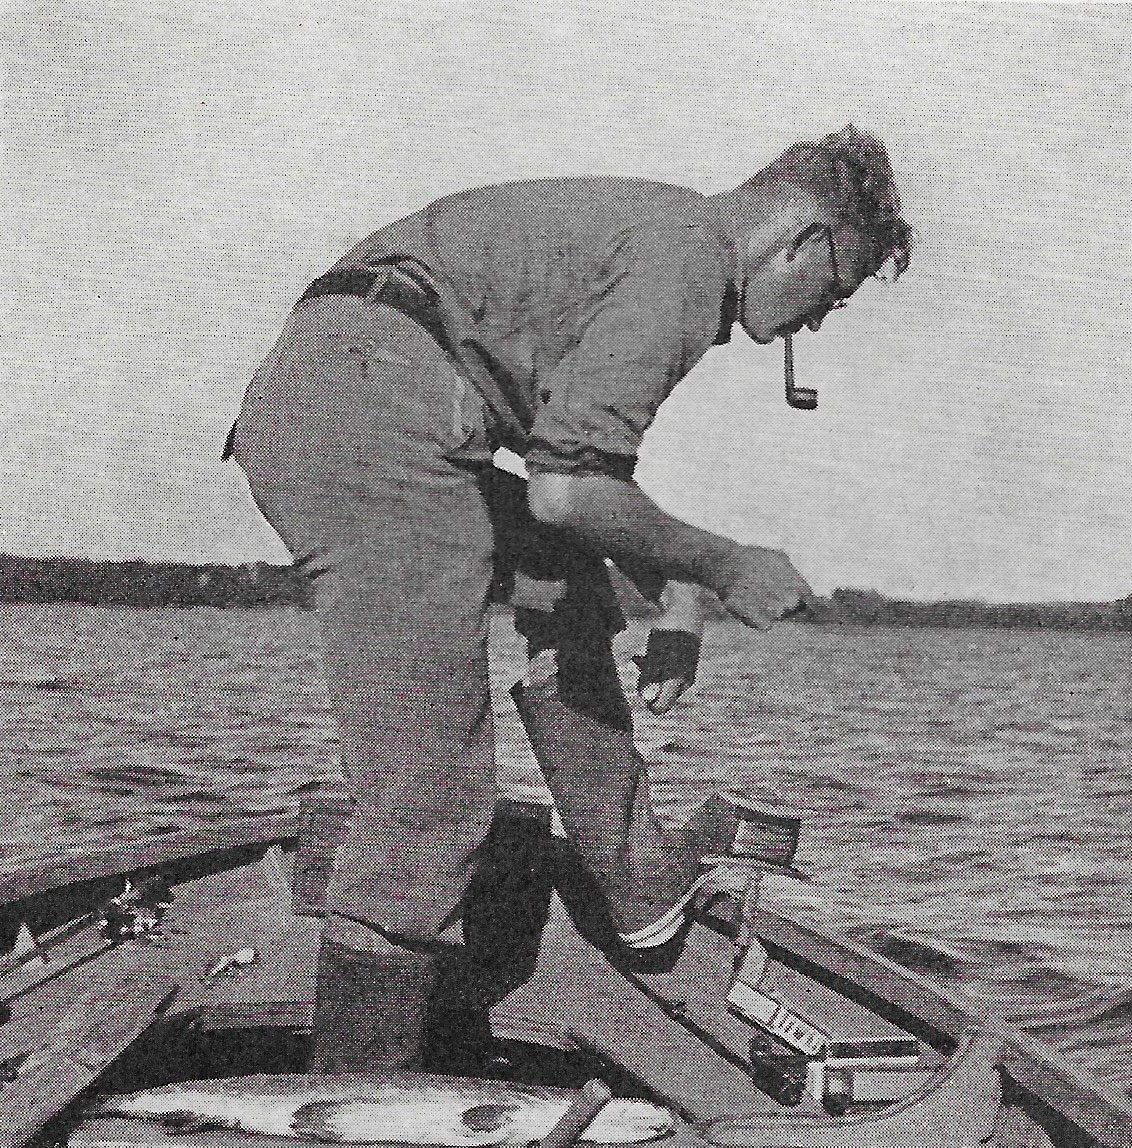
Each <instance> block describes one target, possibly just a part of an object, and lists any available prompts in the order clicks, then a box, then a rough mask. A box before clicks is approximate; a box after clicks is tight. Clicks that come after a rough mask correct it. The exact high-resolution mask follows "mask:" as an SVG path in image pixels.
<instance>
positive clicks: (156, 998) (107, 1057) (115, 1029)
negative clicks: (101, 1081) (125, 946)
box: [0, 948, 177, 1148]
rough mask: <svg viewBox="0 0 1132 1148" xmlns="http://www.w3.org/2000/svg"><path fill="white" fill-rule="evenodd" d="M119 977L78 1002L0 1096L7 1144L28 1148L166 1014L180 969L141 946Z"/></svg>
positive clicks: (0, 1128)
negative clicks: (160, 963)
mask: <svg viewBox="0 0 1132 1148" xmlns="http://www.w3.org/2000/svg"><path fill="white" fill-rule="evenodd" d="M131 957H132V958H133V959H130V960H128V961H125V962H124V967H123V968H122V970H121V972H120V974H119V976H118V977H116V978H115V979H114V980H112V981H111V982H109V983H107V984H103V985H100V986H99V987H98V988H96V989H94V990H92V991H91V992H89V993H87V994H85V995H84V996H82V997H80V998H79V999H78V1000H76V1001H74V1002H72V1007H71V1009H70V1011H69V1012H68V1015H67V1016H66V1017H65V1018H64V1019H63V1020H62V1021H60V1022H59V1023H57V1024H56V1025H55V1026H54V1027H53V1028H52V1029H51V1030H50V1031H48V1032H47V1033H46V1034H45V1035H44V1037H43V1039H42V1041H41V1042H40V1043H39V1045H38V1046H37V1047H34V1048H31V1049H29V1050H28V1051H29V1052H30V1054H31V1055H30V1057H29V1059H28V1061H27V1062H26V1064H25V1065H24V1067H23V1070H22V1071H21V1073H20V1075H19V1076H18V1077H17V1079H16V1080H15V1081H13V1082H12V1083H11V1084H9V1085H8V1086H7V1087H6V1088H5V1089H4V1091H3V1093H2V1094H0V1148H21V1145H23V1144H25V1143H26V1142H27V1141H28V1140H29V1139H30V1138H31V1137H32V1136H33V1135H35V1133H36V1132H38V1131H39V1130H40V1129H41V1128H42V1127H43V1125H44V1124H46V1123H47V1122H48V1121H49V1120H51V1119H52V1118H53V1117H54V1116H56V1115H57V1114H58V1113H59V1112H60V1111H61V1110H62V1109H63V1108H64V1107H66V1105H67V1104H69V1103H70V1102H71V1100H73V1099H74V1098H75V1097H76V1096H77V1095H78V1094H79V1093H80V1092H81V1091H82V1090H83V1089H84V1088H87V1087H88V1086H89V1085H90V1084H91V1083H93V1082H94V1081H95V1080H96V1079H97V1078H98V1077H99V1076H100V1075H101V1074H102V1072H103V1071H104V1070H105V1069H106V1067H107V1066H108V1065H109V1064H110V1063H112V1062H113V1061H114V1060H116V1059H117V1058H118V1056H120V1055H121V1053H122V1052H123V1051H124V1050H125V1049H127V1048H128V1047H129V1046H130V1045H131V1044H133V1043H134V1041H136V1040H137V1039H138V1037H140V1036H141V1035H142V1034H143V1033H144V1032H145V1031H146V1030H147V1029H148V1028H149V1027H150V1026H151V1025H152V1024H153V1023H154V1022H155V1021H156V1020H157V1018H158V1017H159V1015H160V1014H161V1012H162V1011H163V1009H164V1008H165V1007H166V1005H168V1003H169V1001H170V1000H171V999H172V996H173V994H174V993H175V992H176V991H177V974H176V972H175V971H173V970H171V969H169V968H164V967H147V966H149V965H150V961H151V959H152V952H145V951H143V950H142V949H140V948H138V949H136V950H135V951H134V953H133V954H131Z"/></svg>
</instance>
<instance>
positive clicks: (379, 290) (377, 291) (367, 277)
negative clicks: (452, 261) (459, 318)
mask: <svg viewBox="0 0 1132 1148" xmlns="http://www.w3.org/2000/svg"><path fill="white" fill-rule="evenodd" d="M410 268H411V269H410ZM323 295H356V296H358V297H359V298H361V299H365V300H366V302H368V303H373V304H375V305H381V306H384V307H392V308H393V310H394V311H400V312H401V314H402V315H404V316H405V317H406V318H408V319H412V320H413V322H414V323H417V324H419V325H420V326H421V327H423V328H424V329H425V331H427V332H428V334H429V335H431V336H432V338H433V339H435V340H436V342H438V343H439V344H440V345H441V347H443V348H444V349H445V350H446V351H448V352H450V353H451V351H452V350H453V348H452V346H451V344H450V341H449V339H448V332H447V329H446V327H445V323H444V314H443V305H442V303H441V300H440V293H439V291H438V290H437V289H436V287H435V286H434V285H433V283H432V279H431V277H430V276H427V275H426V274H425V273H424V271H423V269H421V270H420V271H418V270H417V269H416V268H415V267H412V265H410V267H406V264H405V261H404V260H399V261H398V262H397V263H393V262H390V263H389V264H387V265H384V266H383V265H381V264H378V266H377V267H376V268H369V267H340V268H337V269H335V270H333V271H328V272H327V273H326V274H325V275H320V276H319V277H318V278H317V279H316V280H315V281H314V282H313V283H312V284H311V285H310V286H309V287H308V288H307V289H306V290H305V291H304V292H303V293H302V295H300V296H299V302H300V303H305V302H307V300H308V299H318V298H320V297H321V296H323Z"/></svg>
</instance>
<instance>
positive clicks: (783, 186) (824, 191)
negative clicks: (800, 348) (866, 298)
mask: <svg viewBox="0 0 1132 1148" xmlns="http://www.w3.org/2000/svg"><path fill="white" fill-rule="evenodd" d="M729 198H732V199H734V200H735V201H736V202H738V203H741V204H743V205H744V210H743V213H742V214H743V219H744V223H743V224H742V225H741V226H740V228H739V230H738V233H737V235H736V238H737V239H738V240H739V262H740V277H739V286H740V294H741V307H740V315H739V318H740V321H741V322H742V324H743V327H744V329H745V330H746V331H747V333H748V334H749V335H750V336H751V338H752V339H754V340H755V341H756V342H759V343H769V342H770V341H771V340H772V339H774V338H776V337H777V336H780V335H784V334H790V333H793V332H795V331H798V330H800V329H801V328H802V327H803V326H808V327H809V328H810V329H811V330H814V331H816V330H817V329H818V328H819V327H820V326H821V323H822V320H823V319H824V318H825V316H826V315H827V314H828V313H829V312H830V311H831V310H834V309H836V308H838V307H842V306H844V305H845V300H847V299H848V298H849V296H850V295H852V294H853V292H854V291H856V289H857V288H858V287H859V286H860V285H861V283H862V282H863V281H864V280H865V279H867V278H868V277H869V276H871V275H877V274H878V273H879V272H880V271H881V270H882V269H883V268H886V267H890V268H891V277H892V278H896V277H897V276H899V275H901V274H902V273H903V272H904V270H905V269H906V268H907V266H908V262H909V259H910V257H911V250H912V231H911V228H910V227H909V226H908V224H907V223H906V222H905V221H904V219H903V218H902V217H901V215H900V196H899V194H898V193H897V191H896V183H895V180H894V177H893V174H892V165H891V163H890V162H889V158H888V152H887V151H886V150H885V147H884V145H883V144H882V143H881V142H880V140H878V139H877V138H876V137H875V136H872V135H869V134H868V133H867V132H860V131H858V130H857V129H856V128H855V127H853V126H852V125H849V126H847V127H845V128H842V130H841V131H839V132H834V133H833V134H832V135H828V136H826V137H825V138H824V139H822V140H819V141H817V142H816V143H797V144H794V145H793V147H790V148H788V149H787V150H786V151H785V152H784V153H783V154H782V155H780V156H779V157H778V159H776V160H775V161H774V162H773V163H771V164H770V165H769V166H768V167H766V168H764V169H763V170H762V171H761V172H759V173H758V175H756V176H754V177H753V178H752V179H750V180H748V181H747V182H746V183H745V184H743V185H742V187H740V188H737V189H736V191H735V192H733V193H731V196H730V197H729Z"/></svg>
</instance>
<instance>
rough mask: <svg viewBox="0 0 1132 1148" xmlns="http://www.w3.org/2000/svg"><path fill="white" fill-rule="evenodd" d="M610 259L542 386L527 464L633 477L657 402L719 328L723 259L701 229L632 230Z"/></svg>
mask: <svg viewBox="0 0 1132 1148" xmlns="http://www.w3.org/2000/svg"><path fill="white" fill-rule="evenodd" d="M612 264H613V267H612V270H611V273H610V274H609V276H608V278H607V279H606V280H605V281H604V282H603V283H602V284H600V285H599V288H598V290H597V291H595V293H594V297H593V299H592V302H591V303H590V304H589V306H588V314H587V315H586V316H585V321H584V325H583V327H582V335H581V338H580V339H579V341H578V342H577V343H576V344H575V346H574V347H573V348H572V349H571V350H570V351H569V352H568V353H567V354H566V355H565V356H564V357H563V359H562V360H561V362H560V363H559V364H558V365H557V367H555V369H554V370H553V372H551V375H550V377H549V379H547V380H546V381H545V382H544V384H543V386H542V395H543V398H544V402H543V404H542V405H541V406H540V408H539V409H538V411H537V412H536V414H535V419H534V426H533V428H532V431H531V439H530V448H529V450H528V452H527V466H528V467H530V468H531V469H532V470H542V471H554V472H558V473H566V474H580V473H594V472H596V473H608V474H615V475H618V476H619V477H628V476H631V475H632V471H633V465H634V463H635V460H636V456H637V452H638V450H639V449H640V445H641V439H642V437H643V435H644V433H645V431H646V430H647V429H648V427H649V425H650V424H651V423H652V421H653V419H654V418H655V417H656V412H657V410H658V409H659V408H660V404H661V403H662V402H663V401H664V400H665V399H666V398H667V397H668V396H669V394H671V392H672V389H673V388H674V387H675V386H676V384H677V383H678V382H679V381H680V380H681V379H682V378H683V377H684V376H685V375H686V374H687V373H688V372H689V371H690V370H691V369H692V367H694V366H695V365H696V363H697V362H698V361H699V360H700V359H701V358H702V357H703V355H704V353H705V352H706V351H707V350H708V348H709V347H711V345H712V344H713V343H714V342H715V339H716V336H717V335H718V333H719V324H720V313H721V310H722V302H723V297H724V292H725V290H726V287H727V282H728V263H727V259H726V254H725V251H724V249H723V245H722V243H721V241H720V239H719V237H718V236H716V235H714V234H712V233H711V232H710V231H709V230H708V229H707V228H706V227H703V226H701V225H692V226H687V227H672V228H665V229H653V230H650V231H649V232H648V233H647V234H645V235H643V236H632V235H631V236H630V237H629V238H628V239H627V240H626V241H625V243H624V244H623V246H622V249H621V250H619V251H618V252H617V255H616V258H615V259H614V260H613V261H612Z"/></svg>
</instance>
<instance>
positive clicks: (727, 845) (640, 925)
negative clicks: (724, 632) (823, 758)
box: [512, 555, 798, 949]
mask: <svg viewBox="0 0 1132 1148" xmlns="http://www.w3.org/2000/svg"><path fill="white" fill-rule="evenodd" d="M562 568H563V570H564V571H565V572H566V576H565V578H564V581H562V582H559V583H557V584H555V583H552V582H549V581H547V575H548V573H549V571H548V570H547V569H546V568H545V566H543V567H541V568H539V570H538V573H539V575H540V578H539V579H536V580H530V579H527V578H525V577H524V575H523V573H522V569H521V568H520V572H519V574H518V575H517V577H516V589H515V595H514V598H515V601H516V606H517V609H516V625H517V627H518V628H519V630H520V632H521V633H524V634H525V635H526V636H527V638H528V643H529V646H530V652H531V654H532V659H531V666H530V669H529V671H528V674H527V676H526V678H525V680H524V681H523V682H520V683H518V684H517V685H516V686H515V688H514V689H513V691H512V696H513V697H514V700H515V703H516V707H517V708H518V710H519V713H520V716H521V717H522V719H523V724H524V726H525V727H526V730H527V733H528V736H529V738H530V740H531V744H532V747H533V748H534V751H535V756H536V758H537V759H538V762H539V765H540V767H541V768H542V770H543V773H544V774H545V776H546V779H547V783H548V785H549V786H550V790H551V792H552V793H553V795H554V798H555V802H556V804H557V805H558V809H559V813H560V814H561V817H562V821H563V825H564V826H565V828H566V830H567V833H568V835H569V839H570V853H569V854H567V856H566V857H565V859H564V864H563V866H562V872H561V875H560V884H559V891H560V893H562V895H563V899H564V900H566V901H567V902H568V903H570V902H573V906H576V907H577V909H578V910H579V911H576V912H575V918H576V919H577V918H578V916H579V912H582V913H586V910H587V908H588V907H589V906H591V905H592V904H593V902H594V900H595V898H594V895H593V894H594V892H600V893H601V894H603V897H602V898H601V899H602V900H604V901H605V903H606V904H607V906H608V909H609V914H610V917H611V920H612V925H613V929H612V930H610V929H609V928H606V929H604V930H603V929H602V926H601V924H600V922H598V921H597V920H596V919H594V918H593V914H592V913H588V914H587V915H588V916H589V917H590V918H591V919H590V920H589V921H587V922H585V928H586V931H587V933H588V935H590V937H591V939H592V940H594V941H595V943H598V944H599V945H600V946H601V947H603V948H607V949H608V948H609V947H610V946H611V945H612V946H613V947H621V946H626V947H628V948H632V949H645V948H655V947H659V946H662V945H664V944H666V943H667V942H668V941H671V940H672V939H673V938H674V937H676V936H677V935H678V933H679V932H680V929H681V927H682V925H683V924H684V921H685V919H686V914H685V909H686V907H687V905H688V904H689V903H690V902H691V900H692V899H693V898H694V897H695V896H696V895H697V893H698V892H700V891H701V890H703V891H704V892H705V893H706V892H707V891H709V890H710V889H711V888H713V887H719V886H723V887H729V883H734V881H735V879H736V874H735V873H734V866H735V865H736V864H738V862H737V861H733V860H732V859H733V858H740V857H741V858H744V859H745V860H746V861H747V862H748V863H761V862H768V863H772V864H773V863H789V861H790V860H791V859H792V857H793V848H794V845H795V843H796V840H797V828H798V817H797V814H796V812H795V811H793V810H785V809H781V810H780V809H775V808H774V806H773V804H772V803H771V804H768V803H766V802H756V801H752V800H750V799H748V798H744V797H742V796H740V795H739V794H736V793H731V792H726V793H722V794H716V795H714V796H713V797H711V798H709V799H708V800H707V801H706V802H704V803H703V804H702V805H701V806H700V807H699V808H698V809H697V810H696V811H695V812H694V813H693V815H692V816H691V817H690V818H689V819H688V820H687V821H686V822H685V823H684V824H683V825H680V826H674V827H673V826H666V825H664V824H662V823H661V822H660V821H659V820H658V818H657V817H656V815H655V814H654V812H653V807H652V802H651V798H650V790H649V781H648V773H647V768H646V766H645V763H644V762H643V760H642V759H641V757H640V755H639V754H638V753H637V751H636V747H635V745H634V742H633V722H632V716H631V712H630V709H629V706H628V703H627V702H626V700H625V696H624V693H623V691H622V689H621V683H620V680H619V678H618V675H617V669H616V665H615V662H614V658H613V652H612V647H611V640H612V636H613V634H614V632H616V630H617V629H618V628H619V624H620V617H619V613H618V612H616V610H615V607H613V608H611V605H610V598H609V594H611V593H612V591H611V590H610V589H609V581H608V575H607V573H606V571H605V569H604V565H603V564H602V563H601V561H600V559H598V558H597V557H596V556H593V557H589V558H587V557H586V556H577V555H575V556H573V557H571V558H568V559H566V560H565V561H564V563H563V567H562ZM556 587H557V588H556ZM713 855H714V856H717V857H719V858H722V859H724V860H727V861H729V863H730V865H731V868H732V872H731V873H730V874H725V873H724V872H723V871H718V872H716V873H714V874H713V875H711V876H710V877H709V874H711V871H712V870H713V869H714V868H715V865H714V863H712V862H707V863H705V858H708V857H712V856H713ZM739 881H740V884H741V883H742V879H741V877H740V878H739ZM571 888H572V889H573V891H574V895H573V896H571ZM578 923H579V924H580V925H582V924H583V922H581V921H579V922H578Z"/></svg>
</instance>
